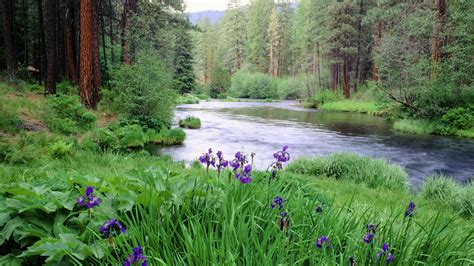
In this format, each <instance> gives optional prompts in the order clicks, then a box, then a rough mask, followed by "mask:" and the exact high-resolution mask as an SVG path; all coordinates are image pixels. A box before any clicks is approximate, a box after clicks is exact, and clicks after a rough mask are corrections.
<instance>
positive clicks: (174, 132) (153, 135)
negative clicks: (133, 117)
mask: <svg viewBox="0 0 474 266" xmlns="http://www.w3.org/2000/svg"><path fill="white" fill-rule="evenodd" d="M146 134H147V136H148V141H149V142H150V143H152V144H155V145H181V144H183V141H184V138H185V137H186V133H185V132H184V131H183V130H182V129H181V128H173V129H163V130H161V131H160V132H159V133H157V132H156V131H154V130H148V131H147V132H146Z"/></svg>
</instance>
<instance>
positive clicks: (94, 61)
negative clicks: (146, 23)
mask: <svg viewBox="0 0 474 266" xmlns="http://www.w3.org/2000/svg"><path fill="white" fill-rule="evenodd" d="M98 22H99V20H98V2H97V1H96V0H82V1H81V38H80V39H81V52H80V71H81V73H80V82H79V85H80V95H81V100H82V102H83V103H84V105H85V106H86V107H88V108H92V109H95V108H97V103H98V102H99V100H100V99H99V89H100V66H99V42H98V37H99V32H98V30H99V27H98Z"/></svg>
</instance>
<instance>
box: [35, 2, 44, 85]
mask: <svg viewBox="0 0 474 266" xmlns="http://www.w3.org/2000/svg"><path fill="white" fill-rule="evenodd" d="M36 3H37V8H38V25H39V29H38V38H39V57H40V75H41V80H42V81H46V69H47V58H46V41H45V36H44V17H43V0H37V1H36Z"/></svg>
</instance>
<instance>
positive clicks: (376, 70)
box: [372, 18, 382, 82]
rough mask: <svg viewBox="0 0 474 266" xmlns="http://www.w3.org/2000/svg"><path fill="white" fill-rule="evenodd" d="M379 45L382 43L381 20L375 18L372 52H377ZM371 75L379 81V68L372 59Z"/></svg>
mask: <svg viewBox="0 0 474 266" xmlns="http://www.w3.org/2000/svg"><path fill="white" fill-rule="evenodd" d="M381 45H382V20H380V18H377V21H376V22H375V36H374V53H378V52H379V51H380V46H381ZM372 77H373V79H374V81H375V82H378V81H379V68H378V66H377V61H376V60H374V67H373V73H372Z"/></svg>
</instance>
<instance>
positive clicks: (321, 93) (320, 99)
mask: <svg viewBox="0 0 474 266" xmlns="http://www.w3.org/2000/svg"><path fill="white" fill-rule="evenodd" d="M342 99H344V96H343V95H342V93H340V92H334V91H332V90H329V89H327V90H325V89H323V90H317V91H316V93H315V94H314V96H313V102H314V103H315V104H316V106H321V105H323V104H325V103H329V102H337V101H340V100H342Z"/></svg>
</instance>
